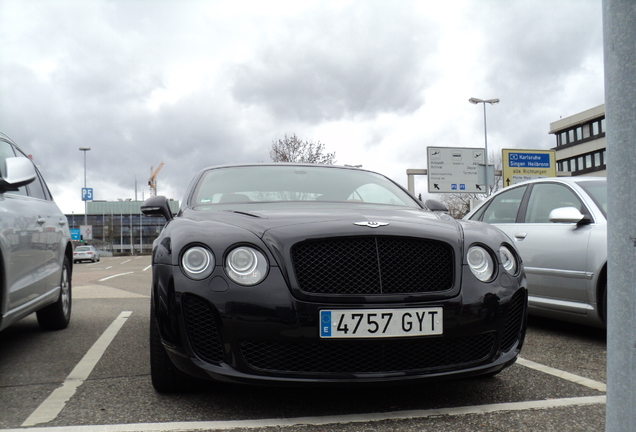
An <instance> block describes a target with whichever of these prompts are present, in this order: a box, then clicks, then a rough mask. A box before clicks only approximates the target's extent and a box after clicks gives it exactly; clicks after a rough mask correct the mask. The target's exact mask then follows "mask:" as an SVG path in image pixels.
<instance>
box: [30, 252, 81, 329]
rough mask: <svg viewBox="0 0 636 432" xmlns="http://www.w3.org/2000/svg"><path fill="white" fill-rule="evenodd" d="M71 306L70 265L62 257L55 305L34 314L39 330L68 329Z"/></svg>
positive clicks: (66, 259)
mask: <svg viewBox="0 0 636 432" xmlns="http://www.w3.org/2000/svg"><path fill="white" fill-rule="evenodd" d="M71 306H72V296H71V265H70V264H69V260H68V258H66V257H64V263H63V264H62V276H61V278H60V296H59V297H58V299H57V301H56V302H55V303H53V304H52V305H48V306H47V307H45V308H42V309H40V310H39V311H37V312H36V315H37V318H38V324H39V325H40V328H42V329H44V330H62V329H65V328H66V327H68V324H69V322H70V321H71Z"/></svg>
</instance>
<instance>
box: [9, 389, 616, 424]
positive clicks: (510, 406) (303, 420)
mask: <svg viewBox="0 0 636 432" xmlns="http://www.w3.org/2000/svg"><path fill="white" fill-rule="evenodd" d="M605 400H606V397H605V396H585V397H576V398H563V399H550V400H538V401H526V402H511V403H502V404H491V405H475V406H467V407H456V408H441V409H431V410H409V411H395V412H388V413H365V414H347V415H338V416H325V417H296V418H277V419H276V418H275V419H261V420H227V421H223V420H220V421H197V422H172V423H138V424H119V425H90V426H60V427H38V428H29V429H0V432H24V431H29V432H135V431H144V432H166V431H177V430H188V431H196V430H207V431H216V430H231V429H238V428H246V429H250V428H264V427H279V428H280V427H289V426H297V425H312V426H321V425H329V424H333V425H335V424H343V423H366V422H375V421H383V420H409V419H421V418H426V417H435V416H457V415H467V414H486V413H496V412H505V411H525V410H531V409H550V408H562V407H568V406H582V405H595V404H604V403H605Z"/></svg>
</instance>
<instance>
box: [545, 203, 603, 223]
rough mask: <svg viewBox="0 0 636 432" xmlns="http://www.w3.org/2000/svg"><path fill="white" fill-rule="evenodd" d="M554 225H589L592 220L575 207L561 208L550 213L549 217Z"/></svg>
mask: <svg viewBox="0 0 636 432" xmlns="http://www.w3.org/2000/svg"><path fill="white" fill-rule="evenodd" d="M548 219H549V220H550V222H553V223H575V224H579V223H589V222H591V221H592V220H591V219H590V217H589V216H586V215H584V214H583V213H581V212H580V211H579V210H578V209H576V208H574V207H559V208H555V209H554V210H552V211H551V212H550V215H549V216H548Z"/></svg>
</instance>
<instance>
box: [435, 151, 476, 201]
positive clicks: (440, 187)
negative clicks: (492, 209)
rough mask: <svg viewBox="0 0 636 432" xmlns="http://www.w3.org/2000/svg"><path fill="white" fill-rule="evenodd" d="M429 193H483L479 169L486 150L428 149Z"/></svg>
mask: <svg viewBox="0 0 636 432" xmlns="http://www.w3.org/2000/svg"><path fill="white" fill-rule="evenodd" d="M427 150H428V172H427V176H428V191H429V192H431V193H432V192H436V193H480V192H481V193H483V190H482V187H483V185H480V184H479V180H478V170H477V169H478V167H479V165H480V164H481V165H483V164H484V149H483V148H474V147H469V148H466V147H461V148H460V147H428V148H427Z"/></svg>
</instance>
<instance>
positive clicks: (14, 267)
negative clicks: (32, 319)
mask: <svg viewBox="0 0 636 432" xmlns="http://www.w3.org/2000/svg"><path fill="white" fill-rule="evenodd" d="M72 259H73V247H72V244H71V236H70V233H69V229H68V224H67V220H66V216H64V214H63V213H62V212H61V211H60V209H59V208H58V207H57V205H56V204H55V202H54V201H53V198H52V197H51V193H50V192H49V189H48V187H47V186H46V183H45V182H44V179H43V178H42V175H41V174H40V172H39V171H38V169H37V168H36V167H35V165H34V164H33V162H31V160H30V159H29V158H28V157H27V156H26V155H25V154H24V153H23V152H22V150H20V149H19V148H18V146H17V145H16V144H15V143H14V142H13V141H11V140H10V139H9V138H8V137H7V136H6V135H4V134H2V133H0V330H3V329H5V328H7V327H8V326H9V325H11V324H13V323H15V322H16V321H18V320H20V319H22V318H24V317H25V316H27V315H30V314H31V313H33V312H35V313H36V314H37V319H38V323H39V324H40V327H42V328H43V329H50V330H57V329H63V328H65V327H66V326H68V323H69V321H70V318H71V274H72V264H71V262H72Z"/></svg>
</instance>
